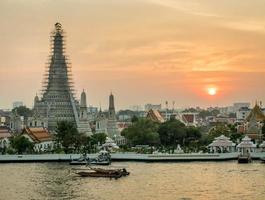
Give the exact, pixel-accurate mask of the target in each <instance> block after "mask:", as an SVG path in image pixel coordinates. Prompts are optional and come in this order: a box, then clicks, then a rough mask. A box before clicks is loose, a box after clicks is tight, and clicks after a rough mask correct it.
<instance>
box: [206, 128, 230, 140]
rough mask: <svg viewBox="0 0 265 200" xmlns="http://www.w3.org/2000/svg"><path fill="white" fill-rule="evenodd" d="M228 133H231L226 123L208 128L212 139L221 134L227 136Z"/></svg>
mask: <svg viewBox="0 0 265 200" xmlns="http://www.w3.org/2000/svg"><path fill="white" fill-rule="evenodd" d="M230 134H231V130H230V128H229V127H228V126H226V125H223V124H220V125H217V126H215V127H213V128H211V129H210V131H209V138H210V139H211V140H213V139H214V138H216V137H219V136H221V135H224V136H226V137H229V136H230Z"/></svg>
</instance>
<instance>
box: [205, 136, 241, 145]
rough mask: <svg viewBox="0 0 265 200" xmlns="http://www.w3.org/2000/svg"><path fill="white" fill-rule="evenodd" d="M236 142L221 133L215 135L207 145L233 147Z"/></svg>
mask: <svg viewBox="0 0 265 200" xmlns="http://www.w3.org/2000/svg"><path fill="white" fill-rule="evenodd" d="M235 145H236V144H235V143H233V142H232V141H231V140H230V139H229V138H228V137H225V136H224V135H221V136H219V137H216V138H215V139H214V141H213V142H212V143H211V144H209V147H234V146H235Z"/></svg>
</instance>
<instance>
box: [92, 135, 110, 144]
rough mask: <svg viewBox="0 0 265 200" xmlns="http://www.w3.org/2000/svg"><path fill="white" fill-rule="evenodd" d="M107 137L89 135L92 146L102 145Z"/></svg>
mask: <svg viewBox="0 0 265 200" xmlns="http://www.w3.org/2000/svg"><path fill="white" fill-rule="evenodd" d="M106 138H107V135H106V134H105V133H96V134H93V135H91V137H90V140H91V142H92V144H104V143H105V141H106Z"/></svg>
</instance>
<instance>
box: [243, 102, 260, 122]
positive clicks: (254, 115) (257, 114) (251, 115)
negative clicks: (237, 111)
mask: <svg viewBox="0 0 265 200" xmlns="http://www.w3.org/2000/svg"><path fill="white" fill-rule="evenodd" d="M253 118H254V119H255V120H257V121H264V120H265V115H264V113H263V112H262V110H261V107H260V106H258V104H257V103H256V105H255V106H254V108H253V109H252V110H251V112H250V113H249V115H248V116H247V118H246V120H247V121H250V120H251V119H253Z"/></svg>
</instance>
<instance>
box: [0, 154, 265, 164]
mask: <svg viewBox="0 0 265 200" xmlns="http://www.w3.org/2000/svg"><path fill="white" fill-rule="evenodd" d="M96 156H97V154H89V155H88V157H89V158H95V157H96ZM79 157H80V154H34V155H0V163H16V162H17V163H24V162H69V161H71V160H72V159H78V158H79ZM237 157H238V153H223V154H198V153H193V154H136V153H114V154H112V155H111V158H112V161H138V162H192V161H227V160H236V159H237ZM262 157H265V152H263V153H253V154H252V158H253V159H260V158H262Z"/></svg>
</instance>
